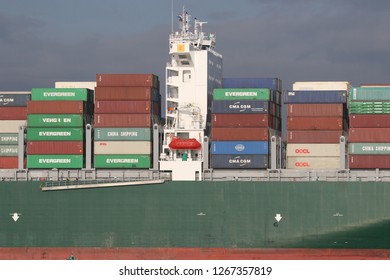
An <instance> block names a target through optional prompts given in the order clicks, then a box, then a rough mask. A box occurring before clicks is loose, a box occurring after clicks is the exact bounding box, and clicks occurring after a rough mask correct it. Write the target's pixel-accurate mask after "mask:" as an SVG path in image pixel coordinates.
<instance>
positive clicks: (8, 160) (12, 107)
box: [0, 92, 31, 169]
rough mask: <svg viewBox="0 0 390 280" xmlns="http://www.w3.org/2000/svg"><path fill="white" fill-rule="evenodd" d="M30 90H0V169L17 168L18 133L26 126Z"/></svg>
mask: <svg viewBox="0 0 390 280" xmlns="http://www.w3.org/2000/svg"><path fill="white" fill-rule="evenodd" d="M30 98H31V93H30V92H0V169H3V168H4V169H14V168H18V139H19V137H18V133H19V127H20V126H26V119H27V102H28V101H29V100H30Z"/></svg>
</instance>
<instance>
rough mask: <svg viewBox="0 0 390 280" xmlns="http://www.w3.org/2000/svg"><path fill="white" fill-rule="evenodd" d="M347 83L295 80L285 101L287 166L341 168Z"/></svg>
mask: <svg viewBox="0 0 390 280" xmlns="http://www.w3.org/2000/svg"><path fill="white" fill-rule="evenodd" d="M349 89H350V84H349V82H295V83H294V84H293V90H292V91H288V92H287V93H286V95H285V103H286V104H287V151H286V154H287V168H288V169H340V167H341V160H340V157H341V155H340V153H341V151H340V137H341V136H343V135H345V131H346V130H347V129H348V114H347V113H346V112H347V111H346V109H347V108H346V103H347V93H348V90H349Z"/></svg>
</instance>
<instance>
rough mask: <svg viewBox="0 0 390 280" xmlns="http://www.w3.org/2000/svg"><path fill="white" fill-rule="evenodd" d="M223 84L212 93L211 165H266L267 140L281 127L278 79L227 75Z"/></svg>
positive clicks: (261, 167) (231, 167) (215, 166)
mask: <svg viewBox="0 0 390 280" xmlns="http://www.w3.org/2000/svg"><path fill="white" fill-rule="evenodd" d="M223 84H224V88H220V89H214V94H213V99H214V100H213V103H212V120H211V124H212V128H211V138H212V145H211V167H212V168H214V169H218V168H219V169H266V168H269V167H270V166H269V141H270V138H271V136H273V135H280V130H281V118H280V117H281V107H280V105H281V82H280V80H279V79H275V78H270V79H268V78H254V79H235V78H234V79H231V78H229V79H224V82H223Z"/></svg>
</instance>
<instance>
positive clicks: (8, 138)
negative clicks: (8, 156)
mask: <svg viewBox="0 0 390 280" xmlns="http://www.w3.org/2000/svg"><path fill="white" fill-rule="evenodd" d="M18 139H19V134H18V133H0V145H17V144H18Z"/></svg>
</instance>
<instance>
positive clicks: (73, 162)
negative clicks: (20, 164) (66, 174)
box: [27, 155, 84, 169]
mask: <svg viewBox="0 0 390 280" xmlns="http://www.w3.org/2000/svg"><path fill="white" fill-rule="evenodd" d="M83 164H84V157H83V155H27V168H37V169H39V168H71V169H73V168H83V167H84V166H83Z"/></svg>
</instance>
